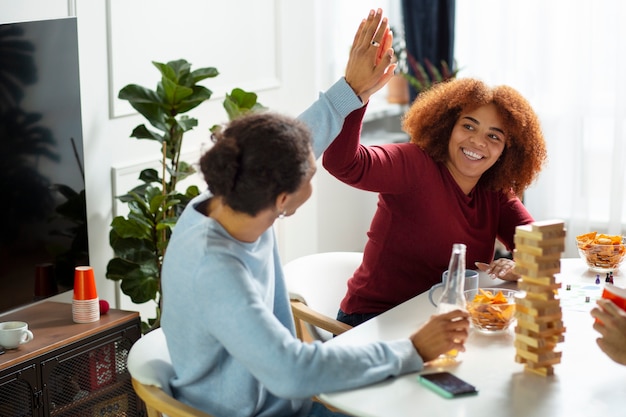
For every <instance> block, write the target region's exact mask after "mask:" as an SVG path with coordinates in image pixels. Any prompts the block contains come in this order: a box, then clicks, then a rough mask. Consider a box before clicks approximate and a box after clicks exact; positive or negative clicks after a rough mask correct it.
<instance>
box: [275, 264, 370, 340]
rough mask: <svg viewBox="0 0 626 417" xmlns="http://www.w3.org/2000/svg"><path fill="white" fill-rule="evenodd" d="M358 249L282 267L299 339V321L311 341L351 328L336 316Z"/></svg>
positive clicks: (300, 334)
mask: <svg viewBox="0 0 626 417" xmlns="http://www.w3.org/2000/svg"><path fill="white" fill-rule="evenodd" d="M362 259H363V253H361V252H325V253H316V254H313V255H307V256H303V257H300V258H297V259H294V260H292V261H290V262H288V263H287V264H285V265H284V266H283V270H284V273H285V280H286V282H287V290H288V291H289V297H290V299H291V310H292V312H293V316H294V318H295V321H296V331H297V333H298V338H300V339H302V330H301V329H302V323H304V325H305V327H306V329H307V331H308V333H309V334H310V335H311V337H312V338H313V339H314V340H320V341H326V340H329V339H331V338H332V337H333V335H337V334H341V333H343V332H345V331H346V330H349V329H351V328H352V327H351V326H349V325H347V324H345V323H342V322H340V321H338V320H336V319H335V317H336V316H337V311H338V309H339V303H340V302H341V300H342V299H343V297H344V295H345V294H346V290H347V281H348V278H350V277H351V276H352V274H353V273H354V271H355V270H356V269H357V267H358V266H359V265H360V264H361V260H362Z"/></svg>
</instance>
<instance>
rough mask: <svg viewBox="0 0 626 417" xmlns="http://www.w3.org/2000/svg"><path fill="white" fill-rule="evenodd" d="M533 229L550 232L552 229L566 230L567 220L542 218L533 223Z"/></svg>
mask: <svg viewBox="0 0 626 417" xmlns="http://www.w3.org/2000/svg"><path fill="white" fill-rule="evenodd" d="M531 226H532V228H533V230H538V231H542V232H548V231H551V230H562V229H563V230H564V229H565V222H564V221H563V220H560V219H549V220H540V221H536V222H533V223H531Z"/></svg>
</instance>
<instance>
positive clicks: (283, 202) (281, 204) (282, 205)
mask: <svg viewBox="0 0 626 417" xmlns="http://www.w3.org/2000/svg"><path fill="white" fill-rule="evenodd" d="M287 200H289V193H287V192H282V193H280V194H278V197H276V209H277V210H278V212H279V213H282V212H283V211H285V210H286V209H287Z"/></svg>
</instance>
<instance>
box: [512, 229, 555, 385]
mask: <svg viewBox="0 0 626 417" xmlns="http://www.w3.org/2000/svg"><path fill="white" fill-rule="evenodd" d="M564 250H565V228H564V224H563V222H562V221H560V220H548V221H542V222H535V223H532V224H529V225H524V226H518V227H517V228H516V229H515V251H514V252H513V258H514V260H515V270H516V272H517V273H518V274H520V275H522V278H521V279H520V280H519V281H518V288H519V289H520V290H522V291H524V292H525V295H524V296H523V297H519V298H517V299H516V301H515V316H516V317H517V326H516V327H515V351H516V355H515V361H516V362H519V363H523V364H524V370H525V371H528V372H533V373H536V374H539V375H543V376H547V375H553V374H554V365H556V364H558V363H560V362H561V352H559V351H555V350H554V349H555V347H556V344H557V343H559V342H562V341H563V340H564V336H563V333H564V332H565V327H564V326H563V314H562V312H561V300H560V299H559V297H558V289H559V288H560V287H561V283H560V282H557V281H556V278H555V274H558V273H559V272H561V260H560V259H561V253H562V252H563V251H564Z"/></svg>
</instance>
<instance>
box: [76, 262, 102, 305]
mask: <svg viewBox="0 0 626 417" xmlns="http://www.w3.org/2000/svg"><path fill="white" fill-rule="evenodd" d="M95 298H98V292H97V291H96V280H95V278H94V275H93V268H92V267H90V266H77V267H76V268H75V269H74V300H93V299H95Z"/></svg>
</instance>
